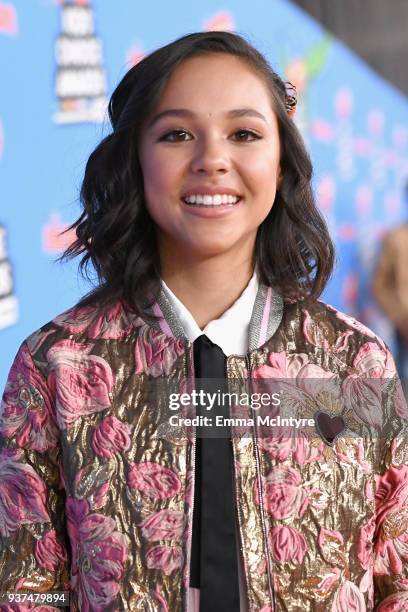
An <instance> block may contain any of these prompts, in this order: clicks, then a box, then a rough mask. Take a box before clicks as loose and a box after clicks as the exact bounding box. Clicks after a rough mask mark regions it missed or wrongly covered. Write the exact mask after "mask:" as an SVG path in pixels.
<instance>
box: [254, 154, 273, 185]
mask: <svg viewBox="0 0 408 612" xmlns="http://www.w3.org/2000/svg"><path fill="white" fill-rule="evenodd" d="M250 174H251V177H252V181H253V182H254V183H255V184H258V185H259V187H266V186H269V187H270V189H274V188H275V187H276V182H277V179H278V175H279V158H278V157H277V156H273V157H267V156H265V157H260V158H258V159H256V160H254V161H253V162H252V163H251V167H250Z"/></svg>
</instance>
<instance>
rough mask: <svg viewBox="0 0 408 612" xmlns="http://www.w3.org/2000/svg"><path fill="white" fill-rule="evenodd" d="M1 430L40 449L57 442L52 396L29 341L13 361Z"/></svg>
mask: <svg viewBox="0 0 408 612" xmlns="http://www.w3.org/2000/svg"><path fill="white" fill-rule="evenodd" d="M0 434H1V435H3V436H4V437H6V438H11V437H14V439H15V441H16V443H17V444H18V446H20V447H22V448H31V449H32V450H35V451H39V452H40V453H42V452H45V451H46V450H48V449H50V448H54V447H55V446H56V445H57V440H58V429H57V426H56V423H55V421H54V417H53V414H52V400H51V397H50V394H49V392H48V388H47V386H46V385H45V381H44V380H43V379H41V377H40V374H39V373H38V372H37V371H36V369H35V367H34V364H33V361H32V358H31V355H30V353H29V351H28V348H27V347H26V346H25V345H23V347H22V348H21V350H20V351H19V353H18V355H17V358H16V360H15V362H14V364H13V368H12V370H11V372H10V376H9V378H8V382H7V386H6V390H5V393H4V398H3V401H2V402H1V406H0Z"/></svg>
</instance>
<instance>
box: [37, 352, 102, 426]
mask: <svg viewBox="0 0 408 612" xmlns="http://www.w3.org/2000/svg"><path fill="white" fill-rule="evenodd" d="M90 350H91V349H90V347H89V346H88V345H84V344H78V343H76V342H73V341H71V340H61V341H60V342H57V343H56V344H54V346H53V347H52V348H50V349H49V351H48V354H47V357H48V360H49V363H50V368H51V371H50V374H49V376H48V383H49V385H50V388H51V389H52V391H53V393H54V395H55V399H56V412H57V421H58V425H59V426H60V428H61V429H67V428H68V427H71V426H72V425H73V424H74V423H75V421H77V420H78V419H79V418H81V417H82V416H85V415H89V414H92V413H94V412H100V411H101V410H105V409H106V408H109V406H110V403H111V400H110V397H109V394H110V392H111V391H112V388H113V383H114V381H113V374H112V371H111V368H110V366H109V364H108V363H107V362H106V361H105V359H103V358H102V357H99V356H97V355H91V354H89V353H90Z"/></svg>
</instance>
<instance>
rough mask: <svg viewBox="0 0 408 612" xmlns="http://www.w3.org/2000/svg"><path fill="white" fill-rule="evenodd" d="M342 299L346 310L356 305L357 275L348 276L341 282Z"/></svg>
mask: <svg viewBox="0 0 408 612" xmlns="http://www.w3.org/2000/svg"><path fill="white" fill-rule="evenodd" d="M342 294H343V299H344V301H345V303H346V304H347V306H348V308H350V309H353V308H354V307H355V305H356V303H357V295H358V275H357V274H349V275H348V276H346V278H345V279H344V282H343V288H342Z"/></svg>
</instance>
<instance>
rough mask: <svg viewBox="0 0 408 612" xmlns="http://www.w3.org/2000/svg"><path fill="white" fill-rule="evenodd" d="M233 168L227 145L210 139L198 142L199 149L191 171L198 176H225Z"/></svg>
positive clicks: (195, 154) (195, 153)
mask: <svg viewBox="0 0 408 612" xmlns="http://www.w3.org/2000/svg"><path fill="white" fill-rule="evenodd" d="M230 168H231V160H230V157H229V154H228V150H227V143H223V142H222V141H220V139H218V138H216V137H215V136H214V137H208V138H206V139H203V140H202V141H201V142H198V141H197V148H196V150H195V152H194V157H193V160H192V162H191V169H192V171H193V172H194V173H198V174H210V175H211V174H224V173H225V172H228V170H229V169H230Z"/></svg>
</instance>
